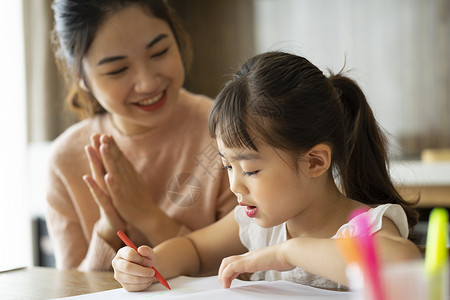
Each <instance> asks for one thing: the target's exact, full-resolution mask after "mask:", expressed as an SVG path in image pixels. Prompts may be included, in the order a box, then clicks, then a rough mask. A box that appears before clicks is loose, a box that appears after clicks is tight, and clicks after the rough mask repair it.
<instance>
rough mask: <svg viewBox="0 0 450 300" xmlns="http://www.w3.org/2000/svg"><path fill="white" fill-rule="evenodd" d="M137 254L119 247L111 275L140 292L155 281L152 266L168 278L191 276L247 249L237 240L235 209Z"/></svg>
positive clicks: (214, 268)
mask: <svg viewBox="0 0 450 300" xmlns="http://www.w3.org/2000/svg"><path fill="white" fill-rule="evenodd" d="M138 251H139V254H138V253H136V251H134V250H133V249H131V248H129V247H124V248H121V249H120V250H119V251H118V252H117V255H116V257H115V258H114V259H113V262H112V265H113V268H114V278H116V280H117V281H119V283H120V284H121V285H122V286H123V287H124V288H125V289H126V290H127V291H139V290H143V289H145V288H147V287H149V286H150V285H151V284H152V282H153V281H154V271H153V270H152V269H151V268H150V267H151V266H152V265H154V266H155V268H156V269H157V270H158V271H159V272H160V273H161V275H163V277H164V278H166V279H169V278H173V277H176V276H179V275H187V276H193V275H197V274H201V273H204V272H209V271H213V270H217V268H218V266H219V265H220V262H221V260H222V259H223V258H224V257H225V256H229V255H236V254H241V253H243V252H245V251H246V249H245V247H244V246H243V245H242V244H241V242H240V240H239V228H238V224H237V223H236V221H235V220H234V212H233V211H231V212H230V213H229V214H228V215H227V216H225V217H224V218H222V219H220V220H219V221H218V222H216V223H214V224H212V225H210V226H207V227H205V228H202V229H200V230H198V231H195V232H192V233H191V234H189V235H187V236H185V237H177V238H173V239H170V240H167V241H165V242H163V243H162V244H160V245H158V246H157V247H155V249H154V250H152V249H151V248H150V247H148V246H141V247H139V248H138Z"/></svg>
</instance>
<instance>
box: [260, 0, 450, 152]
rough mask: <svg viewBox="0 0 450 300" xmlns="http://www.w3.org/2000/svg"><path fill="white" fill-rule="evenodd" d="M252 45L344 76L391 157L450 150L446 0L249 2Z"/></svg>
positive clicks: (449, 26) (449, 36)
mask: <svg viewBox="0 0 450 300" xmlns="http://www.w3.org/2000/svg"><path fill="white" fill-rule="evenodd" d="M254 5H255V19H256V23H255V31H256V38H255V40H256V48H257V50H258V52H262V51H267V50H271V49H272V50H275V49H276V50H287V51H293V52H295V53H298V54H300V55H303V56H305V57H306V58H308V59H309V60H310V61H312V62H313V63H315V64H317V65H318V66H319V67H320V68H321V69H322V70H325V69H326V68H328V67H329V68H331V69H332V70H333V71H335V72H337V71H339V70H340V69H341V67H342V66H343V63H344V61H345V59H346V60H347V64H346V65H347V69H349V70H350V73H349V75H350V76H351V77H353V78H354V79H356V80H357V81H358V82H359V83H360V85H361V87H362V88H363V90H364V91H365V92H366V95H367V96H368V99H369V103H370V104H371V106H372V108H373V110H374V112H375V114H376V117H377V119H378V121H379V122H380V123H381V125H382V126H383V127H384V128H385V129H386V130H387V131H388V132H389V133H390V134H391V135H392V137H391V144H392V146H393V147H392V148H391V151H392V154H393V156H395V157H403V158H405V157H406V158H408V157H411V156H412V157H418V155H419V154H420V151H421V150H422V149H424V148H429V147H431V148H435V147H450V121H449V116H450V67H449V66H450V64H449V57H450V1H448V0H427V1H424V0H376V1H375V0H339V1H336V0H320V1H317V0H275V1H274V0H254Z"/></svg>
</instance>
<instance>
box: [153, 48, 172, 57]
mask: <svg viewBox="0 0 450 300" xmlns="http://www.w3.org/2000/svg"><path fill="white" fill-rule="evenodd" d="M167 51H169V48H166V49H164V50H163V51H161V52H158V53H156V54H153V55H152V58H155V57H159V56H162V55H164V54H165V53H167Z"/></svg>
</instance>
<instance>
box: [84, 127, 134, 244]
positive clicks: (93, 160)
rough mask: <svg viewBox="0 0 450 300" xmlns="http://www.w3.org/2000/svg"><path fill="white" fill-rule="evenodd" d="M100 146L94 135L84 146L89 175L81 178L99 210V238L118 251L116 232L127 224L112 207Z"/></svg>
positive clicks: (98, 138) (96, 136) (98, 136)
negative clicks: (89, 143) (89, 142)
mask: <svg viewBox="0 0 450 300" xmlns="http://www.w3.org/2000/svg"><path fill="white" fill-rule="evenodd" d="M100 144H101V143H100V135H98V134H96V135H93V136H92V137H91V145H87V146H85V152H86V156H87V158H88V160H89V167H90V170H91V174H90V175H85V176H83V180H84V181H85V182H86V184H87V186H88V187H89V189H90V191H91V194H92V197H93V198H94V199H95V201H96V203H97V205H98V207H99V209H100V221H99V223H100V226H99V228H98V232H99V234H100V236H101V237H102V238H103V239H105V240H106V241H107V242H108V243H109V244H110V245H111V246H113V247H114V248H115V249H118V248H119V247H120V245H121V242H120V241H119V240H118V239H117V236H116V232H117V231H118V230H119V229H124V228H125V227H126V225H127V223H126V221H125V220H124V219H123V218H122V216H121V215H120V214H119V212H118V210H117V209H116V207H115V206H114V203H113V200H112V197H111V194H110V192H109V188H108V185H107V183H106V179H107V177H108V176H107V173H106V169H105V167H104V164H103V160H102V157H101V154H100Z"/></svg>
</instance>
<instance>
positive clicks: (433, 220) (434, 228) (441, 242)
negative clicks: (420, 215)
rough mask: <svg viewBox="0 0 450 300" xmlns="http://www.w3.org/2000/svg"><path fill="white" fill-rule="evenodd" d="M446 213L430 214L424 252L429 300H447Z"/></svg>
mask: <svg viewBox="0 0 450 300" xmlns="http://www.w3.org/2000/svg"><path fill="white" fill-rule="evenodd" d="M448 233H449V232H448V212H447V210H446V209H444V208H434V209H433V210H432V211H431V213H430V219H429V222H428V233H427V249H426V252H425V269H426V272H427V277H428V293H429V295H430V298H429V299H430V300H443V299H448V284H447V280H448V250H447V243H448V241H447V240H448Z"/></svg>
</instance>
